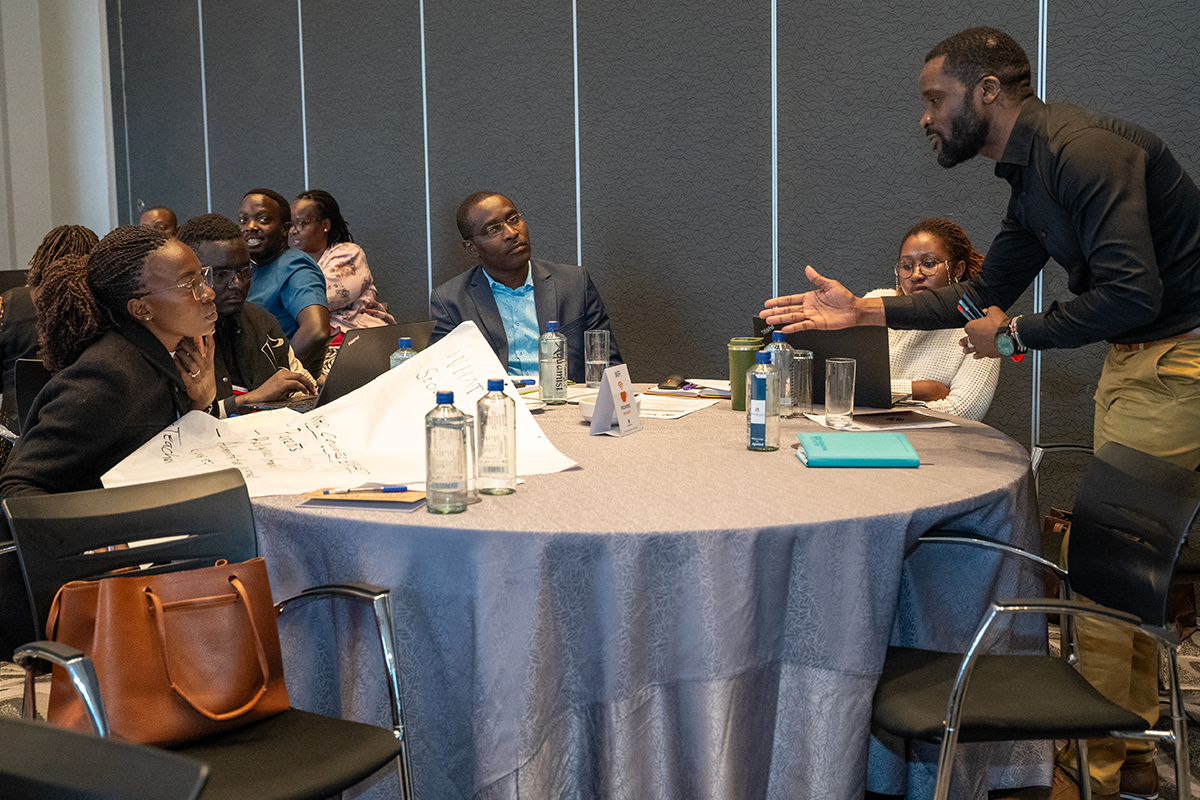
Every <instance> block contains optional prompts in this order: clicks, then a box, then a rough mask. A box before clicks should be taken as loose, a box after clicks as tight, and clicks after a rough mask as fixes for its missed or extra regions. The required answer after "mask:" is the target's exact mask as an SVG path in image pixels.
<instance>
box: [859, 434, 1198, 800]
mask: <svg viewBox="0 0 1200 800" xmlns="http://www.w3.org/2000/svg"><path fill="white" fill-rule="evenodd" d="M1197 508H1200V473H1197V472H1194V471H1192V470H1186V469H1183V468H1181V467H1177V466H1175V465H1173V464H1170V463H1168V462H1166V461H1163V460H1162V459H1159V458H1156V457H1154V456H1150V455H1147V454H1145V453H1142V452H1139V451H1137V450H1132V449H1130V448H1128V447H1125V446H1123V445H1119V444H1116V443H1113V442H1109V443H1108V444H1105V445H1104V446H1103V447H1102V448H1100V451H1099V452H1098V453H1097V454H1096V456H1095V458H1094V459H1093V461H1092V463H1091V465H1090V466H1089V467H1088V470H1087V472H1086V474H1085V475H1084V478H1083V482H1082V484H1081V486H1080V488H1079V492H1078V495H1077V497H1076V501H1075V510H1074V516H1073V519H1072V527H1071V539H1070V542H1069V544H1068V551H1067V561H1068V564H1069V567H1070V572H1069V574H1068V573H1067V572H1066V571H1064V570H1062V569H1060V568H1058V567H1057V566H1055V565H1054V564H1052V563H1050V562H1048V561H1046V560H1044V559H1041V558H1039V557H1037V556H1033V555H1031V554H1029V553H1025V552H1024V551H1021V550H1018V549H1017V548H1014V547H1012V546H1011V545H1007V544H1003V543H1000V542H994V541H991V540H988V539H983V538H980V537H975V536H969V535H966V534H956V533H954V532H939V533H938V534H935V535H927V536H926V537H923V538H922V540H921V543H920V545H919V546H922V547H924V546H928V545H930V544H943V543H951V544H965V545H970V546H976V547H985V548H988V549H994V550H998V551H1001V552H1005V553H1010V554H1016V555H1018V556H1021V557H1024V558H1027V559H1028V560H1031V561H1033V562H1035V563H1037V564H1039V565H1041V566H1043V567H1045V568H1047V569H1050V570H1052V571H1054V572H1055V573H1056V574H1058V575H1059V576H1060V579H1061V580H1062V581H1063V587H1064V598H1065V599H1063V600H1047V599H1042V598H1037V599H1031V600H1000V601H996V602H993V603H992V604H991V605H990V607H989V610H988V612H987V614H986V615H985V618H984V620H983V622H982V624H981V625H980V626H979V628H978V629H977V631H976V633H975V635H974V637H973V639H972V641H971V644H970V646H969V648H968V649H967V652H966V653H965V654H958V653H940V652H935V651H931V650H917V649H912V648H904V647H892V648H888V654H887V660H886V662H885V664H884V668H883V674H882V675H881V676H880V679H879V683H878V685H877V687H876V690H875V700H874V711H873V714H872V719H873V721H874V723H875V724H876V725H878V726H879V727H880V728H882V729H884V730H886V731H888V732H890V733H892V734H894V735H896V736H899V737H902V738H905V739H920V740H923V741H930V742H940V743H941V752H940V754H939V758H938V775H937V787H936V790H935V793H934V797H935V800H945V798H946V796H947V793H948V792H949V789H950V768H951V764H952V763H953V761H954V751H955V748H956V746H957V744H958V742H960V741H963V742H988V741H1010V740H1014V739H1075V740H1077V744H1078V754H1079V774H1080V775H1081V776H1084V780H1082V781H1081V782H1080V784H1081V785H1080V793H1081V796H1082V797H1083V798H1084V800H1090V798H1091V785H1090V781H1088V780H1087V779H1086V776H1087V775H1088V767H1087V747H1086V742H1085V741H1084V740H1086V739H1089V738H1099V737H1104V736H1109V735H1114V734H1115V735H1117V736H1122V737H1127V738H1128V737H1132V738H1148V739H1154V740H1156V741H1161V742H1164V743H1167V742H1170V743H1173V744H1174V747H1175V768H1176V776H1177V778H1178V782H1179V797H1180V798H1181V800H1188V798H1189V797H1190V791H1189V785H1190V784H1189V782H1190V776H1189V771H1188V749H1187V725H1186V722H1185V717H1184V712H1183V700H1182V696H1181V694H1180V690H1179V675H1178V671H1177V668H1176V649H1177V648H1178V646H1179V644H1180V642H1179V637H1178V634H1177V633H1176V632H1175V630H1174V628H1173V627H1167V622H1168V621H1167V619H1166V606H1167V589H1168V587H1169V586H1170V584H1171V574H1172V572H1173V570H1174V565H1175V559H1176V558H1177V556H1178V554H1179V548H1180V546H1181V544H1182V542H1183V537H1184V534H1186V533H1187V530H1188V527H1189V526H1190V525H1191V523H1192V520H1193V519H1194V518H1195V516H1196V510H1197ZM1074 593H1078V594H1080V595H1082V596H1085V597H1088V598H1090V599H1091V600H1093V601H1095V604H1092V603H1083V602H1078V601H1075V600H1074V599H1073V597H1074ZM1030 612H1032V613H1038V614H1046V613H1052V614H1055V613H1056V614H1061V615H1063V616H1064V618H1067V617H1070V616H1072V615H1088V616H1092V617H1096V618H1100V619H1104V620H1106V621H1109V622H1115V623H1118V624H1122V625H1126V626H1129V627H1131V628H1134V629H1137V630H1140V631H1141V632H1142V633H1144V634H1146V635H1147V636H1150V637H1151V638H1153V639H1155V640H1157V641H1158V642H1160V643H1161V644H1162V645H1163V646H1164V648H1165V650H1166V653H1167V659H1168V673H1169V683H1170V687H1169V688H1170V695H1171V721H1172V729H1171V730H1170V731H1158V730H1147V729H1146V721H1145V720H1144V719H1142V718H1141V717H1139V716H1138V715H1136V714H1134V713H1133V712H1131V711H1128V710H1127V709H1124V708H1122V707H1121V706H1119V705H1116V704H1115V703H1112V702H1111V701H1109V700H1107V699H1106V698H1104V697H1103V696H1102V695H1101V694H1100V693H1099V692H1097V691H1096V690H1095V689H1093V688H1092V686H1091V685H1090V684H1089V683H1088V682H1087V681H1086V680H1085V679H1084V678H1083V677H1082V676H1081V675H1080V674H1079V673H1078V672H1077V671H1076V670H1075V669H1074V668H1073V667H1072V666H1071V664H1072V663H1074V662H1075V661H1077V658H1078V654H1077V652H1076V650H1075V641H1074V637H1073V636H1072V635H1070V634H1069V633H1068V634H1066V641H1065V642H1064V647H1063V653H1064V656H1069V658H1059V657H1054V656H1049V655H1045V656H1038V655H989V654H986V653H983V652H981V651H982V650H983V647H982V645H983V643H984V642H985V641H986V640H987V638H988V634H989V632H990V630H991V627H992V625H993V623H994V622H995V621H996V619H997V618H998V617H999V616H1000V615H1002V614H1013V613H1030Z"/></svg>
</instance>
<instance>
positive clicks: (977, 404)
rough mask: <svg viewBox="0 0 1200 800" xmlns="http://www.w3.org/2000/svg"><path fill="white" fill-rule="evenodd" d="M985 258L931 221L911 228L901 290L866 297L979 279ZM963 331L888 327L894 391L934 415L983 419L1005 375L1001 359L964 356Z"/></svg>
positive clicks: (901, 264) (956, 230) (899, 273)
mask: <svg viewBox="0 0 1200 800" xmlns="http://www.w3.org/2000/svg"><path fill="white" fill-rule="evenodd" d="M982 264H983V254H982V253H980V252H979V251H978V250H976V249H975V248H973V247H972V246H971V241H970V240H969V239H968V238H967V234H966V233H965V232H964V231H963V229H962V228H960V227H959V226H958V225H956V224H954V223H953V222H951V221H950V220H948V219H936V218H935V219H926V220H922V221H921V222H918V223H917V224H916V225H914V226H912V227H911V228H909V230H908V232H907V233H906V234H904V239H903V241H902V243H901V245H900V258H899V261H897V263H896V266H895V270H894V271H895V276H896V288H895V289H877V290H876V291H874V292H871V293H869V294H867V295H866V297H883V296H885V295H892V294H897V295H913V294H918V293H920V292H923V291H925V290H927V289H937V288H940V287H942V286H948V285H950V284H951V283H958V282H959V281H961V280H965V279H967V278H970V277H972V276H974V275H975V274H976V273H978V272H979V268H980V266H981V265H982ZM962 336H963V332H962V330H961V329H958V330H939V331H912V330H904V331H902V330H894V329H891V328H889V329H888V343H889V346H890V349H891V366H892V391H893V392H898V393H901V394H908V393H911V394H912V397H913V399H914V400H922V401H924V402H925V404H926V406H927V407H929V408H930V409H933V410H934V411H944V412H946V413H949V414H954V415H955V416H959V417H965V418H967V419H974V420H980V419H983V416H984V414H986V413H987V410H988V406H989V405H991V402H992V395H993V394H994V393H995V391H996V380H997V379H998V378H999V376H1000V359H998V358H982V359H976V358H973V357H972V356H970V355H964V354H963V351H962V347H960V346H959V344H958V341H959V339H961V338H962Z"/></svg>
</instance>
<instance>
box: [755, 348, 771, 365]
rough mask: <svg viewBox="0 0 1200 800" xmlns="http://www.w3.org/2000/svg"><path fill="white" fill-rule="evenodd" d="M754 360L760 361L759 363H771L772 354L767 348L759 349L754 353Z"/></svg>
mask: <svg viewBox="0 0 1200 800" xmlns="http://www.w3.org/2000/svg"><path fill="white" fill-rule="evenodd" d="M754 361H755V363H758V364H770V363H771V354H770V353H768V352H767V351H766V350H759V351H758V352H757V353H755V354H754Z"/></svg>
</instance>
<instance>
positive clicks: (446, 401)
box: [437, 392, 454, 406]
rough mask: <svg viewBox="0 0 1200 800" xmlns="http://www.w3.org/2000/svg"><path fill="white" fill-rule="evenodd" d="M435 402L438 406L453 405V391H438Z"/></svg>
mask: <svg viewBox="0 0 1200 800" xmlns="http://www.w3.org/2000/svg"><path fill="white" fill-rule="evenodd" d="M437 403H438V405H439V406H447V405H454V392H438V393H437Z"/></svg>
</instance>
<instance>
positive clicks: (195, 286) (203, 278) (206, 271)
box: [134, 267, 212, 302]
mask: <svg viewBox="0 0 1200 800" xmlns="http://www.w3.org/2000/svg"><path fill="white" fill-rule="evenodd" d="M201 286H207V287H208V288H210V289H211V288H212V267H201V268H200V280H199V281H197V280H196V279H195V278H192V279H191V280H190V281H188V282H187V283H177V284H175V285H174V286H168V287H167V288H165V289H155V290H154V291H153V292H139V293H138V294H135V295H134V298H140V297H149V296H151V295H154V294H162V293H163V292H169V291H171V290H172V289H187V290H189V291H190V292H191V293H192V299H194V300H195V301H196V302H200V300H201V299H202V297H201V293H202V292H203V290H202V289H201V288H200V287H201Z"/></svg>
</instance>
